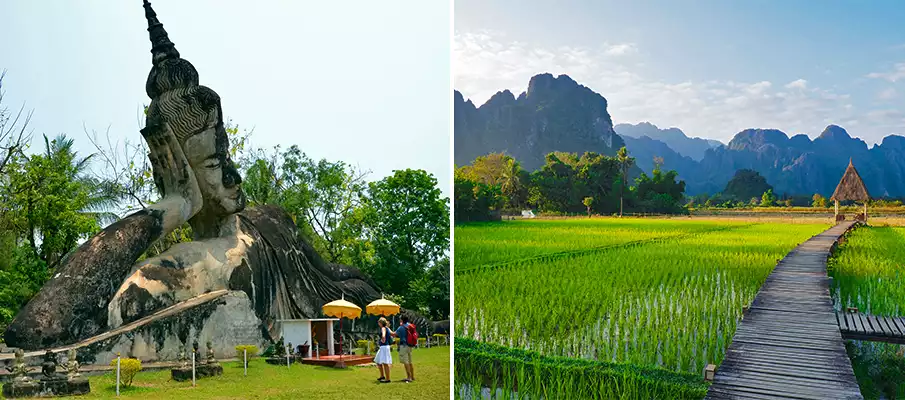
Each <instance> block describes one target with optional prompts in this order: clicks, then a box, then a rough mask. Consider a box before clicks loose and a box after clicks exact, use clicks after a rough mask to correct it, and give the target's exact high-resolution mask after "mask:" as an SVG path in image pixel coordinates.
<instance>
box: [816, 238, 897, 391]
mask: <svg viewBox="0 0 905 400" xmlns="http://www.w3.org/2000/svg"><path fill="white" fill-rule="evenodd" d="M829 266H830V276H832V277H833V287H832V291H833V299H834V301H835V302H836V305H837V307H838V308H840V309H844V308H846V307H857V308H858V310H859V311H861V312H863V313H868V314H875V315H883V316H897V317H901V316H905V228H896V227H866V228H858V229H855V230H854V231H852V232H850V233H848V235H847V236H846V241H845V243H843V244H842V245H841V246H839V248H837V250H836V252H835V254H834V255H833V257H832V258H831V259H830V263H829ZM846 347H847V348H848V351H849V355H850V356H851V358H852V366H853V367H854V369H855V376H856V377H857V378H858V384H859V386H860V387H861V394H862V395H864V396H865V398H868V399H878V398H890V399H892V398H901V397H902V396H903V395H905V360H903V358H902V356H900V355H898V354H897V353H898V352H899V351H900V350H901V348H902V347H901V346H898V345H893V344H888V343H878V342H861V341H849V343H847V346H846Z"/></svg>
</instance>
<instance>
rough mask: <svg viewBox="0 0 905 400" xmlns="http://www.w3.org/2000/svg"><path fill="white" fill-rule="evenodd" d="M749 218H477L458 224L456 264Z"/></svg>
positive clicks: (618, 241)
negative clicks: (489, 220) (490, 220)
mask: <svg viewBox="0 0 905 400" xmlns="http://www.w3.org/2000/svg"><path fill="white" fill-rule="evenodd" d="M746 223H747V222H746V221H721V222H717V221H706V220H687V219H684V220H681V219H675V220H673V219H639V218H624V219H622V218H621V219H599V218H595V219H560V220H515V221H506V222H505V223H489V224H488V223H475V224H462V225H457V226H456V228H455V245H456V250H455V251H456V262H455V268H456V269H457V270H460V269H470V268H473V267H477V266H482V265H491V264H497V263H501V262H507V261H513V260H518V259H524V258H529V257H533V256H537V255H541V254H550V253H559V252H566V251H573V250H587V249H594V248H599V247H606V246H613V245H619V244H623V243H628V242H634V241H643V240H650V239H656V238H666V237H672V236H679V235H683V234H688V233H693V232H703V231H707V230H712V229H718V228H724V227H727V226H742V225H745V224H746Z"/></svg>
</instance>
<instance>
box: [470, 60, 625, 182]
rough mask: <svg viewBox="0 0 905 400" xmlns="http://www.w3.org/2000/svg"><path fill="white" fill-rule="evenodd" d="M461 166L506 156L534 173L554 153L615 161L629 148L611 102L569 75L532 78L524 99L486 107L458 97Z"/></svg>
mask: <svg viewBox="0 0 905 400" xmlns="http://www.w3.org/2000/svg"><path fill="white" fill-rule="evenodd" d="M454 104H455V115H454V118H455V130H454V131H455V162H456V164H457V165H465V164H468V163H470V162H471V161H473V160H474V159H475V157H477V156H480V155H484V154H487V153H491V152H501V151H502V152H505V153H507V154H509V155H511V156H513V157H515V158H516V159H518V160H519V161H520V162H521V163H522V166H523V167H524V168H526V169H528V170H533V169H536V168H538V167H540V166H541V165H543V163H544V156H545V155H546V154H547V153H550V152H553V151H564V152H578V153H583V152H586V151H591V152H596V153H601V154H606V155H614V154H615V153H616V151H617V150H619V148H620V147H622V146H623V144H624V143H623V141H622V138H621V137H619V136H618V135H617V134H616V132H615V131H614V130H613V122H612V120H611V119H610V114H609V113H608V112H607V101H606V99H605V98H603V96H601V95H599V94H597V93H595V92H594V91H592V90H591V89H589V88H587V87H585V86H582V85H579V84H578V83H577V82H575V81H574V80H572V78H569V77H568V76H566V75H560V76H558V77H554V76H553V75H551V74H541V75H537V76H535V77H533V78H531V81H530V82H529V84H528V90H527V91H526V92H523V93H521V94H520V95H519V96H518V97H516V96H515V95H513V94H512V92H510V91H508V90H504V91H501V92H498V93H497V94H495V95H493V97H491V98H490V100H488V101H487V102H486V103H484V104H483V105H481V106H480V107H475V105H474V103H472V102H471V101H470V100H468V101H466V100H465V98H464V97H463V96H462V94H461V93H459V92H458V91H456V92H455V99H454Z"/></svg>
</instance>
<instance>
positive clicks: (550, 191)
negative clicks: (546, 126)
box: [529, 152, 619, 213]
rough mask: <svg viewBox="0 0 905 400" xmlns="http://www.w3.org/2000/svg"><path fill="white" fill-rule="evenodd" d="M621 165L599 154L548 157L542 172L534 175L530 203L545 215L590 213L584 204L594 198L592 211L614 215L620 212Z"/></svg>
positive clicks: (552, 154) (536, 172) (565, 154)
mask: <svg viewBox="0 0 905 400" xmlns="http://www.w3.org/2000/svg"><path fill="white" fill-rule="evenodd" d="M618 175H619V165H618V162H617V161H616V159H615V158H612V157H607V156H604V155H601V154H597V153H590V152H588V153H584V154H583V155H582V156H581V157H578V155H576V154H574V153H563V152H554V153H550V154H547V157H546V162H545V163H544V166H543V167H541V169H539V170H537V171H534V173H532V174H531V187H530V188H529V194H530V196H529V202H531V203H533V204H536V205H537V206H538V207H539V208H540V209H541V210H542V211H548V212H551V211H552V212H563V213H578V212H586V210H587V207H586V206H584V204H583V203H582V201H583V200H584V198H585V197H593V198H594V203H593V204H592V205H591V210H592V211H597V212H599V213H606V212H613V210H615V209H616V208H617V205H616V197H615V195H614V190H613V189H614V187H613V186H614V185H615V184H616V183H617V179H618V178H617V177H618Z"/></svg>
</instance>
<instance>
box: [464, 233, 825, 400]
mask: <svg viewBox="0 0 905 400" xmlns="http://www.w3.org/2000/svg"><path fill="white" fill-rule="evenodd" d="M550 222H551V221H536V222H535V221H518V223H517V224H515V223H510V222H507V223H503V224H496V225H488V226H487V228H490V229H489V230H488V234H485V233H484V232H482V230H481V229H480V228H478V227H475V228H477V229H474V230H470V231H465V233H463V232H461V231H459V230H458V229H457V231H456V264H457V273H456V291H455V296H456V315H455V318H456V324H455V326H456V329H457V332H456V334H457V335H458V336H459V337H467V338H471V339H475V340H479V341H481V342H484V343H492V344H498V345H502V346H506V347H511V348H514V349H526V350H531V351H534V352H537V353H538V354H540V355H543V356H553V357H569V358H573V359H585V360H600V361H606V362H609V363H618V364H630V365H634V366H645V367H659V368H663V369H665V370H668V371H673V372H677V373H689V374H692V375H695V376H698V377H700V376H702V375H701V371H702V370H703V368H704V366H705V365H707V364H711V363H712V364H719V363H720V362H721V361H722V358H723V356H724V352H725V348H726V347H727V345H728V343H729V342H730V340H731V338H732V335H733V334H734V332H735V327H736V323H737V321H738V318H739V316H740V315H741V311H742V307H743V306H745V305H747V304H749V303H750V302H751V301H752V300H753V298H754V296H755V294H756V293H757V290H758V289H759V288H760V286H761V285H762V284H763V282H764V280H765V279H766V277H767V275H769V273H770V272H771V271H772V269H773V267H774V266H775V265H776V262H777V260H779V259H781V258H782V257H784V256H785V255H786V254H787V253H788V252H789V251H790V250H791V249H792V248H794V247H795V246H796V245H798V244H799V243H801V242H803V241H805V240H807V239H808V238H810V237H811V236H813V235H816V234H818V233H820V232H822V231H823V230H825V229H826V228H827V227H828V226H829V225H828V224H754V225H751V224H748V223H744V222H743V221H696V220H694V219H692V220H685V221H682V220H639V219H621V220H613V219H590V220H589V221H588V222H581V221H580V220H565V221H563V220H560V221H552V222H555V224H553V225H552V226H554V227H555V229H554V230H553V231H551V232H550V233H544V232H545V231H544V230H542V229H540V230H538V229H537V228H541V227H543V226H547V225H548V224H550ZM570 223H571V226H572V229H569V228H570ZM524 228H529V230H532V231H533V232H534V235H535V236H526V237H523V238H521V239H520V240H515V241H511V242H510V243H509V244H508V245H509V246H515V247H518V246H520V244H524V245H526V246H528V247H529V250H527V251H520V250H511V251H510V253H509V254H511V255H512V256H514V257H522V256H524V254H534V255H535V257H536V254H537V253H541V252H542V251H543V249H544V247H543V244H550V246H549V247H548V248H549V249H552V250H554V251H562V250H563V249H564V248H565V249H573V248H574V247H575V244H576V243H579V242H581V243H594V244H596V243H600V242H606V243H608V244H614V243H620V242H621V243H629V242H633V241H637V240H643V242H642V243H641V244H640V245H634V246H615V247H607V248H602V249H599V251H590V252H587V253H586V254H581V255H578V256H572V257H556V258H550V259H542V260H539V261H536V262H523V263H513V264H506V265H503V266H502V267H499V268H488V269H481V270H474V269H473V267H472V269H470V270H468V271H469V272H464V271H462V272H460V271H459V268H460V267H461V266H459V259H460V258H459V257H460V251H462V247H460V246H459V243H460V240H462V241H464V242H471V243H472V244H474V243H482V241H483V243H482V244H483V251H482V249H481V248H479V247H476V246H471V248H468V247H466V251H470V252H471V254H468V255H467V256H464V255H463V257H466V259H467V260H468V261H469V263H470V264H472V265H480V264H481V263H484V262H492V263H497V264H499V263H501V262H503V261H505V259H502V260H501V257H500V255H499V254H495V253H494V251H495V249H494V244H493V238H494V237H497V238H499V237H506V236H507V234H508V232H506V230H507V229H524ZM472 235H476V236H479V237H480V238H478V239H475V238H473V237H470V236H472ZM513 235H515V234H512V235H509V236H513ZM663 235H669V236H671V237H668V238H665V239H664V238H663ZM458 373H459V372H458V371H457V374H458ZM463 373H465V372H463ZM548 377H549V378H548V379H555V374H551V375H549V376H548ZM562 379H565V380H566V382H568V380H569V379H572V378H570V377H568V376H567V375H563V377H562ZM639 379H640V378H639ZM500 381H502V382H505V381H506V380H505V379H503V380H500V379H497V382H498V383H499V382H500ZM602 382H605V383H607V385H616V384H617V382H618V381H614V380H603V381H602ZM550 384H554V383H552V382H551V383H550ZM562 384H567V383H562ZM638 387H639V388H646V387H648V386H646V385H641V386H638ZM604 389H605V388H602V387H598V388H597V389H595V390H598V391H603V392H602V393H617V392H618V391H620V390H623V389H620V388H619V387H616V386H613V387H611V388H607V389H606V390H610V391H611V392H607V391H606V390H604ZM639 390H640V389H639ZM612 391H616V392H612ZM630 397H631V396H630ZM640 397H642V398H643V397H645V396H640ZM647 397H651V396H647ZM654 397H656V396H654ZM578 398H580V397H578Z"/></svg>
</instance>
